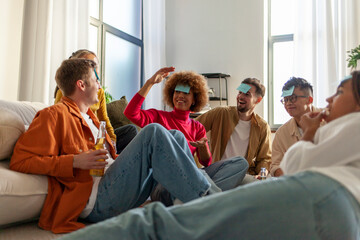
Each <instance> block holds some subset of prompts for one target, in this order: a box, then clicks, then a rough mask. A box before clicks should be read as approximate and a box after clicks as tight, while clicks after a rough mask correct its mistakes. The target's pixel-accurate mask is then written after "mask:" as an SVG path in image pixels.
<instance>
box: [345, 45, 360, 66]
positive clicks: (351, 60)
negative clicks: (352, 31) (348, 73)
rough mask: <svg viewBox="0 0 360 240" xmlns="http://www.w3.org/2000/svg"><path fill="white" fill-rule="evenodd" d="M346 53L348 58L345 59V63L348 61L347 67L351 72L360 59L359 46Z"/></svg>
mask: <svg viewBox="0 0 360 240" xmlns="http://www.w3.org/2000/svg"><path fill="white" fill-rule="evenodd" d="M347 53H349V55H348V58H347V59H346V61H348V65H347V66H348V67H349V68H351V70H355V69H356V67H357V62H358V60H359V59H360V45H359V46H357V47H356V48H353V49H351V50H350V51H347Z"/></svg>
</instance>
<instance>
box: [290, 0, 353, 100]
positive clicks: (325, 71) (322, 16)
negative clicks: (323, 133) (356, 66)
mask: <svg viewBox="0 0 360 240" xmlns="http://www.w3.org/2000/svg"><path fill="white" fill-rule="evenodd" d="M296 2H297V3H296V11H295V12H296V14H297V15H296V16H295V19H296V20H295V22H296V27H295V33H294V48H295V53H294V54H295V59H294V66H295V67H294V68H295V69H294V73H295V76H299V77H303V78H305V79H307V80H308V81H310V82H312V84H313V86H314V99H315V101H314V104H315V106H317V107H325V106H326V105H327V103H326V101H325V99H326V98H327V97H328V96H330V95H332V94H333V93H334V92H335V90H336V87H337V85H338V83H339V80H340V79H341V78H343V77H344V76H345V75H348V74H349V72H350V69H348V68H347V62H346V58H347V53H346V51H348V50H350V49H352V48H354V47H356V46H358V45H359V44H360V24H359V14H360V1H359V0H297V1H296Z"/></svg>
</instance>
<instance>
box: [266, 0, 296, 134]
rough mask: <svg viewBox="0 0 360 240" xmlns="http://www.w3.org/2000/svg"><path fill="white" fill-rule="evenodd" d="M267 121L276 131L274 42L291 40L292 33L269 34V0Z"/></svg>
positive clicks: (269, 10) (269, 20)
mask: <svg viewBox="0 0 360 240" xmlns="http://www.w3.org/2000/svg"><path fill="white" fill-rule="evenodd" d="M267 27H268V31H267V32H268V86H267V88H268V100H269V101H268V120H269V121H268V122H269V125H270V128H271V130H272V131H276V130H277V129H278V128H279V127H281V125H282V124H275V122H274V116H275V108H274V81H275V80H274V75H273V73H274V44H276V43H280V42H293V41H294V34H283V35H274V36H272V35H271V0H268V26H267Z"/></svg>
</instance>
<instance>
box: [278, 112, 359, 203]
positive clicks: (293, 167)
mask: <svg viewBox="0 0 360 240" xmlns="http://www.w3.org/2000/svg"><path fill="white" fill-rule="evenodd" d="M280 167H281V168H282V169H283V171H284V174H286V175H291V174H295V173H297V172H303V171H306V170H310V171H315V172H319V173H321V174H323V175H326V176H328V177H330V178H332V179H334V180H336V181H338V182H339V183H341V184H342V185H343V186H344V187H345V188H346V189H347V190H348V191H349V192H351V193H352V194H353V195H354V197H355V198H356V199H357V200H358V202H359V203H360V112H356V113H351V114H347V115H345V116H343V117H340V118H338V119H335V120H333V121H331V122H330V123H328V124H326V125H324V126H322V127H320V128H319V129H318V130H317V131H316V133H315V136H314V142H310V141H299V142H297V143H295V144H294V145H292V146H291V147H290V148H289V149H288V150H287V151H286V153H285V155H284V158H283V160H282V161H281V163H280Z"/></svg>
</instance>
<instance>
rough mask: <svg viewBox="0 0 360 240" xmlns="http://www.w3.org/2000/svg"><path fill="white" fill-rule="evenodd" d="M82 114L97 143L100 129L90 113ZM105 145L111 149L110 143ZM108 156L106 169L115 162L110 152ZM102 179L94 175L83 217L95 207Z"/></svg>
mask: <svg viewBox="0 0 360 240" xmlns="http://www.w3.org/2000/svg"><path fill="white" fill-rule="evenodd" d="M81 115H82V117H83V118H84V120H85V121H86V123H87V125H88V126H89V127H90V130H91V133H92V135H93V139H94V143H95V141H96V137H97V135H98V132H99V129H98V128H97V127H96V126H95V124H94V122H93V121H92V120H91V118H90V116H89V115H87V114H86V113H81ZM105 147H106V149H109V146H108V143H106V144H105ZM108 157H109V158H108V159H106V161H107V162H108V165H107V166H106V168H105V171H106V170H107V168H108V167H109V166H110V165H111V164H112V163H113V162H114V159H112V157H111V155H110V154H108ZM100 179H101V177H93V186H92V190H91V195H90V197H89V200H88V202H87V204H86V206H85V208H84V209H83V211H82V212H81V214H80V217H81V218H86V217H87V216H88V215H89V214H90V213H91V211H92V210H93V208H94V205H95V201H96V195H97V192H98V187H99V182H100Z"/></svg>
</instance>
